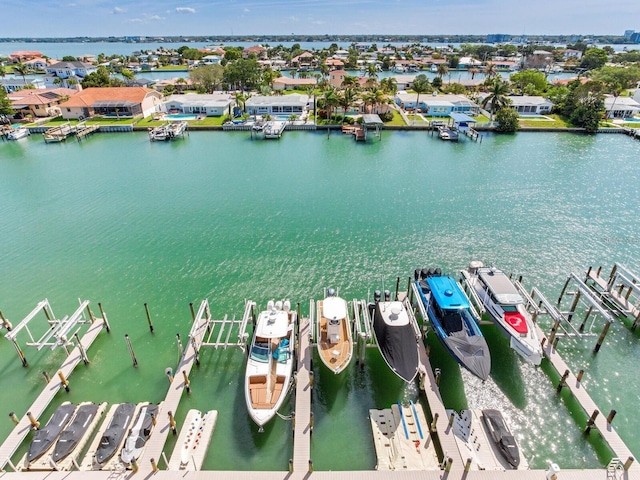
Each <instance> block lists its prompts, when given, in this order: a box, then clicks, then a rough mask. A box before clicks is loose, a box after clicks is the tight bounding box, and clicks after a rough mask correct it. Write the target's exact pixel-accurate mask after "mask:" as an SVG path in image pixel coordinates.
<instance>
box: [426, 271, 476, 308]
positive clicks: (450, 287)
mask: <svg viewBox="0 0 640 480" xmlns="http://www.w3.org/2000/svg"><path fill="white" fill-rule="evenodd" d="M427 282H428V283H429V287H430V288H431V293H432V294H433V298H434V300H435V301H436V302H437V303H438V305H439V306H440V308H445V309H452V308H455V309H459V308H469V307H470V305H469V300H468V299H467V297H466V295H465V294H464V293H463V292H462V290H461V289H460V286H459V285H458V284H457V283H456V281H455V280H454V279H453V278H451V277H447V276H441V277H429V278H427Z"/></svg>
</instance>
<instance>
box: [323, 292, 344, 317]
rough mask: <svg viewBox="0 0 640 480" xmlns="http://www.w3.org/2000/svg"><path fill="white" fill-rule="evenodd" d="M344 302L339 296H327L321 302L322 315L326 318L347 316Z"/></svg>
mask: <svg viewBox="0 0 640 480" xmlns="http://www.w3.org/2000/svg"><path fill="white" fill-rule="evenodd" d="M346 306H347V304H346V302H345V301H344V300H343V299H342V298H340V297H327V298H325V299H324V300H323V302H322V315H324V318H326V319H328V320H340V319H342V318H347V309H346Z"/></svg>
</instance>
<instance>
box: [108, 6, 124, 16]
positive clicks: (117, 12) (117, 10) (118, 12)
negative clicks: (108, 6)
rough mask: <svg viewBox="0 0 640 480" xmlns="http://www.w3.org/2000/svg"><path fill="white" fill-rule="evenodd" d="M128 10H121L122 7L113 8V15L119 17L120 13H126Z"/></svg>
mask: <svg viewBox="0 0 640 480" xmlns="http://www.w3.org/2000/svg"><path fill="white" fill-rule="evenodd" d="M126 11H127V10H126V9H124V8H120V7H113V12H112V13H113V14H114V15H118V14H120V13H125V12H126Z"/></svg>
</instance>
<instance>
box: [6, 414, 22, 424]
mask: <svg viewBox="0 0 640 480" xmlns="http://www.w3.org/2000/svg"><path fill="white" fill-rule="evenodd" d="M9 418H10V419H11V420H13V423H15V424H16V425H18V424H19V423H20V419H19V418H18V416H17V415H16V412H9Z"/></svg>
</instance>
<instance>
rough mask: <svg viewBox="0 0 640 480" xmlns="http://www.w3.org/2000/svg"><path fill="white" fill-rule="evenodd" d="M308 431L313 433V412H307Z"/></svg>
mask: <svg viewBox="0 0 640 480" xmlns="http://www.w3.org/2000/svg"><path fill="white" fill-rule="evenodd" d="M309 433H310V434H311V433H313V412H310V414H309Z"/></svg>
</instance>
